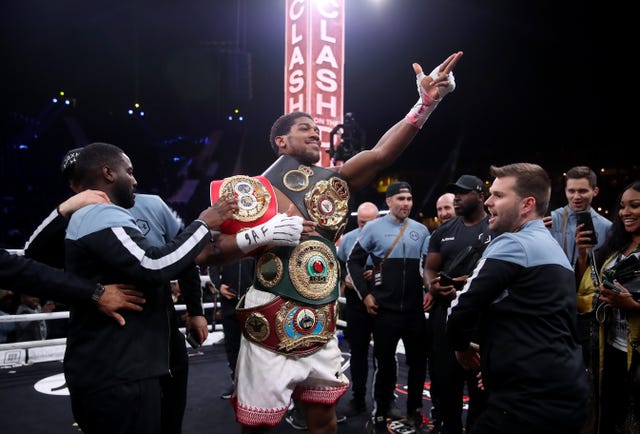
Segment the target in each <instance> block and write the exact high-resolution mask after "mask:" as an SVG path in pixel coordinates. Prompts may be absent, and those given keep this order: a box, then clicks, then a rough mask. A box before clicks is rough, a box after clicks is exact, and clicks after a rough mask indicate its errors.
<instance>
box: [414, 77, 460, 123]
mask: <svg viewBox="0 0 640 434" xmlns="http://www.w3.org/2000/svg"><path fill="white" fill-rule="evenodd" d="M439 71H440V65H438V66H436V67H435V68H434V70H433V71H431V74H429V77H431V79H432V80H435V79H436V78H438V75H439V73H440V72H439ZM423 78H425V75H424V72H421V73H420V74H418V75H417V76H416V86H417V87H418V95H419V96H420V97H419V98H418V102H417V103H415V105H414V106H413V108H412V109H411V110H409V113H407V115H406V116H405V119H406V120H407V121H408V122H409V123H410V124H411V125H413V126H414V127H416V128H418V129H421V128H422V127H423V126H424V124H425V122H427V119H429V116H430V115H431V113H433V111H434V110H435V109H436V107H437V106H438V103H439V102H440V101H442V98H444V96H445V95H446V94H448V93H449V92H453V90H454V89H455V88H456V81H455V79H454V77H453V72H450V73H449V74H448V76H447V82H448V85H447V86H438V87H437V89H438V96H439V98H438V99H437V100H433V99H431V97H430V96H429V94H428V93H427V91H426V89H425V88H424V87H422V79H423Z"/></svg>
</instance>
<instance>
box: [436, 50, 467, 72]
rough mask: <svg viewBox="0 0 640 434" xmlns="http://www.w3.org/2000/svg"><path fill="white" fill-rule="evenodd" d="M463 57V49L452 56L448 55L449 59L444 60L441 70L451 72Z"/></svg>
mask: <svg viewBox="0 0 640 434" xmlns="http://www.w3.org/2000/svg"><path fill="white" fill-rule="evenodd" d="M461 57H462V51H458V52H457V53H453V54H452V55H451V56H449V57H447V60H445V61H444V62H442V65H440V72H442V73H443V74H449V73H450V72H451V71H453V68H455V66H456V64H457V63H458V60H460V58H461Z"/></svg>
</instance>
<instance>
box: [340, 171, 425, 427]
mask: <svg viewBox="0 0 640 434" xmlns="http://www.w3.org/2000/svg"><path fill="white" fill-rule="evenodd" d="M386 203H387V206H388V207H389V213H388V214H387V215H385V216H384V217H381V218H378V219H376V220H373V221H370V222H369V223H367V224H366V225H365V226H364V228H363V229H362V231H361V233H360V237H359V238H358V241H356V243H355V244H354V246H353V249H352V250H351V253H350V254H349V257H348V259H347V270H348V272H349V275H350V276H351V279H352V280H353V286H354V288H355V289H356V290H357V291H358V293H359V295H360V297H361V298H362V300H363V301H364V304H365V306H366V308H367V313H368V314H369V315H371V316H372V317H373V342H374V349H373V353H374V357H375V360H376V363H377V366H378V369H377V371H376V373H375V379H374V391H373V394H374V400H375V408H374V416H375V421H376V422H384V421H385V420H386V419H387V418H396V417H398V416H400V414H398V410H397V409H395V408H394V407H393V405H392V400H391V396H392V393H393V390H394V388H395V379H396V372H395V369H396V364H395V357H396V347H397V345H398V342H399V341H400V339H402V342H403V344H404V347H405V350H406V353H405V354H406V362H407V365H408V366H409V374H408V380H407V386H408V396H407V411H406V414H407V418H408V419H409V420H410V421H411V422H412V423H413V424H414V426H415V429H416V432H424V430H425V429H426V428H425V427H424V424H423V417H422V392H423V389H424V380H425V377H426V362H427V348H428V343H427V324H426V318H425V315H424V310H423V308H422V300H423V297H424V291H423V285H422V276H421V273H420V262H421V259H422V257H423V256H424V254H425V253H426V248H427V245H428V242H429V230H428V229H427V228H426V226H424V225H423V224H421V223H419V222H417V221H415V220H412V219H410V218H409V213H410V212H411V208H412V206H413V197H412V195H411V186H410V185H409V184H408V183H407V182H403V181H400V182H394V183H392V184H391V185H389V187H388V188H387V192H386ZM368 257H371V260H372V262H373V287H371V286H369V285H367V282H366V281H365V279H364V277H363V271H364V268H365V265H366V261H367V258H368Z"/></svg>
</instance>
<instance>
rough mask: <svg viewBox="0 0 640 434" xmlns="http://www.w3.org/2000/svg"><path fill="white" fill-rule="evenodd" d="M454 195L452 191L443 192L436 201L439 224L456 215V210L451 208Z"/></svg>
mask: <svg viewBox="0 0 640 434" xmlns="http://www.w3.org/2000/svg"><path fill="white" fill-rule="evenodd" d="M454 197H456V195H455V194H453V193H445V194H443V195H442V196H440V197H439V198H438V200H437V201H436V213H437V214H438V220H440V224H444V223H446V222H448V221H449V220H451V219H453V218H454V217H455V216H456V211H455V209H453V198H454Z"/></svg>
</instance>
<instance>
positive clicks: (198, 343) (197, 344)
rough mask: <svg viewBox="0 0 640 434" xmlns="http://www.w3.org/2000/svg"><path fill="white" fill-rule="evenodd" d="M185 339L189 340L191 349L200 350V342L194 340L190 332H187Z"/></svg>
mask: <svg viewBox="0 0 640 434" xmlns="http://www.w3.org/2000/svg"><path fill="white" fill-rule="evenodd" d="M185 339H186V340H187V342H189V345H191V348H198V347H199V346H200V342H198V340H197V339H196V338H194V337H193V336H192V335H191V333H189V332H187V334H186V335H185Z"/></svg>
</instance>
